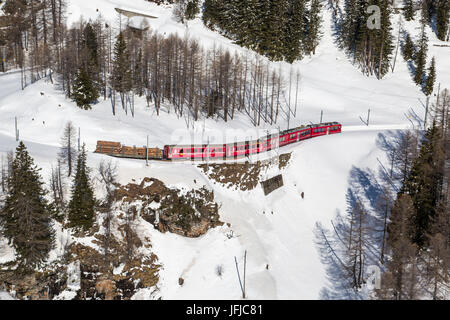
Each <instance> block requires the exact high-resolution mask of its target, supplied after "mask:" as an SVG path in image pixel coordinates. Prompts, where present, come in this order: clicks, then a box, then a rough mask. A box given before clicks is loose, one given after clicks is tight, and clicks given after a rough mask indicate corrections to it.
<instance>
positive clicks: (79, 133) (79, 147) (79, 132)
mask: <svg viewBox="0 0 450 320" xmlns="http://www.w3.org/2000/svg"><path fill="white" fill-rule="evenodd" d="M80 150H81V128H80V127H78V152H80Z"/></svg>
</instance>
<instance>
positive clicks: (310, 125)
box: [168, 121, 340, 148]
mask: <svg viewBox="0 0 450 320" xmlns="http://www.w3.org/2000/svg"><path fill="white" fill-rule="evenodd" d="M336 125H340V123H339V122H336V121H335V122H324V123H317V124H309V125H301V126H299V127H296V128H292V129H289V130H284V131H281V132H280V136H281V135H285V134H289V133H291V132H295V131H299V130H303V129H312V128H319V127H326V126H336ZM273 136H276V135H271V137H273ZM268 137H269V136H263V137H261V138H260V139H258V140H248V141H239V142H229V143H224V144H225V145H233V144H235V143H236V145H238V146H240V145H245V144H246V142H250V143H258V141H263V140H266V139H268ZM224 144H210V145H207V144H192V145H191V144H180V145H168V147H172V148H173V147H177V148H200V147H209V148H220V147H223V145H224Z"/></svg>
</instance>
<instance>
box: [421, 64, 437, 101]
mask: <svg viewBox="0 0 450 320" xmlns="http://www.w3.org/2000/svg"><path fill="white" fill-rule="evenodd" d="M435 82H436V66H435V60H434V57H433V59H431V64H430V67H429V68H428V76H427V80H426V81H425V87H424V93H425V94H426V95H427V96H429V95H431V94H432V93H433V90H434V83H435Z"/></svg>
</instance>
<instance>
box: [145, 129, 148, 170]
mask: <svg viewBox="0 0 450 320" xmlns="http://www.w3.org/2000/svg"><path fill="white" fill-rule="evenodd" d="M145 165H146V166H147V167H148V135H147V144H146V148H145Z"/></svg>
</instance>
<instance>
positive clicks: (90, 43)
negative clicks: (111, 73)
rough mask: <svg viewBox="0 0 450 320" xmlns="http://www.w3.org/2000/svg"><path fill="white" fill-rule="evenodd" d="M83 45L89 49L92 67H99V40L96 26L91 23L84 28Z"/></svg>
mask: <svg viewBox="0 0 450 320" xmlns="http://www.w3.org/2000/svg"><path fill="white" fill-rule="evenodd" d="M83 45H84V47H85V48H86V49H87V51H88V60H89V61H88V62H89V65H90V66H92V67H98V62H99V61H98V41H97V35H96V33H95V31H94V28H93V27H92V25H91V24H90V23H88V24H87V25H86V27H85V28H84V30H83Z"/></svg>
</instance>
